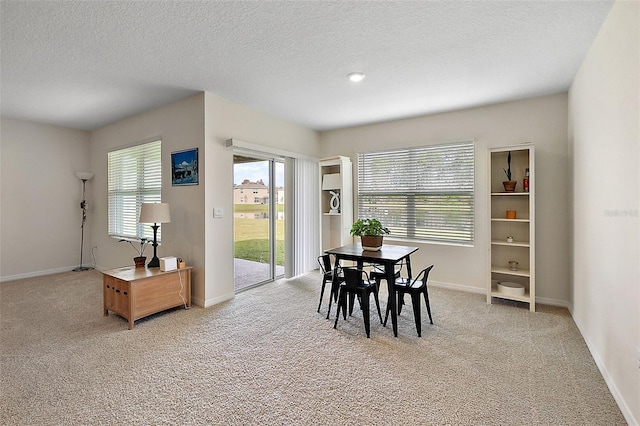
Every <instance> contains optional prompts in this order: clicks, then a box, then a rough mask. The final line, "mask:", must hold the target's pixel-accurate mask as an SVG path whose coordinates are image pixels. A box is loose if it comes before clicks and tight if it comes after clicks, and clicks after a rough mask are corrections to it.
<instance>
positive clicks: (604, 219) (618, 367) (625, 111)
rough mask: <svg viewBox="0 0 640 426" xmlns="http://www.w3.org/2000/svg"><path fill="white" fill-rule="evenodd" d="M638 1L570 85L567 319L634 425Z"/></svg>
mask: <svg viewBox="0 0 640 426" xmlns="http://www.w3.org/2000/svg"><path fill="white" fill-rule="evenodd" d="M639 52H640V3H638V2H622V1H618V2H616V3H615V4H614V6H613V7H612V9H611V12H610V13H609V16H608V18H607V20H606V21H605V23H604V24H603V26H602V28H601V29H600V32H599V34H598V36H597V38H596V40H595V41H594V43H593V45H592V46H591V49H590V51H589V53H588V55H587V56H586V58H585V60H584V62H583V64H582V66H581V68H580V71H579V72H578V74H577V76H576V78H575V80H574V82H573V84H572V86H571V89H570V91H569V141H570V148H571V149H570V152H571V154H570V159H571V162H572V169H573V175H572V181H573V189H572V191H573V200H574V202H573V218H574V220H573V232H572V234H573V237H572V243H573V244H572V247H573V271H572V275H573V277H572V281H573V300H572V305H573V317H574V319H575V321H576V324H577V325H578V327H579V328H580V331H581V332H582V335H583V336H584V338H585V340H586V342H587V344H588V346H589V349H590V350H591V353H592V354H593V357H594V359H595V360H596V363H597V364H598V366H599V367H600V370H601V371H602V373H603V376H604V377H605V379H606V380H607V383H608V384H609V387H610V388H611V390H612V393H613V395H614V397H615V398H616V400H617V401H618V404H619V405H620V407H621V408H622V410H623V413H624V414H625V416H626V418H627V421H628V422H629V424H638V423H639V422H640V368H639V366H638V364H639V363H640V250H639V246H640V217H639V216H640V213H639V210H640V172H639V170H640V166H639V165H640V120H639V117H640V107H639V103H640V100H639V99H640V84H639V76H640V67H639V65H638V62H639V55H640V54H639Z"/></svg>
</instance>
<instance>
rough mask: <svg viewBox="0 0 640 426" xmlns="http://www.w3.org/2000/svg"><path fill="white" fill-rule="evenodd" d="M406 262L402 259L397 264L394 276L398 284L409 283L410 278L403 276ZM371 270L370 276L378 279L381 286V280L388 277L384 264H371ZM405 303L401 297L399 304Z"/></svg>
mask: <svg viewBox="0 0 640 426" xmlns="http://www.w3.org/2000/svg"><path fill="white" fill-rule="evenodd" d="M404 264H405V260H402V261H401V262H400V263H399V264H398V265H396V268H395V270H394V278H395V282H396V284H401V285H402V284H404V285H407V283H408V281H410V280H409V278H405V277H402V276H401V274H402V269H403V268H404ZM370 266H371V271H369V276H370V277H371V279H372V280H376V283H377V284H378V288H380V281H382V280H385V281H386V279H387V273H386V272H385V269H384V266H382V265H376V264H371V265H370ZM400 304H402V305H404V298H402V299H400V301H399V302H398V305H400Z"/></svg>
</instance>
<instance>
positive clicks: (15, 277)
mask: <svg viewBox="0 0 640 426" xmlns="http://www.w3.org/2000/svg"><path fill="white" fill-rule="evenodd" d="M77 266H78V265H74V266H65V267H62V268H55V269H46V270H44V271H35V272H27V273H24V274H16V275H6V276H3V277H0V282H5V281H13V280H23V279H25V278H34V277H41V276H43V275H51V274H59V273H61V272H71V271H72V270H73V268H76V267H77Z"/></svg>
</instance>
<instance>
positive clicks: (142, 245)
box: [118, 238, 149, 268]
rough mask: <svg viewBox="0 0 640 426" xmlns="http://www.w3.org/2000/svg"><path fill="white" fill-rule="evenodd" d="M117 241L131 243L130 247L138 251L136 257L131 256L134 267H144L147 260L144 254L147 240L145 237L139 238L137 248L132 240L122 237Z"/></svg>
mask: <svg viewBox="0 0 640 426" xmlns="http://www.w3.org/2000/svg"><path fill="white" fill-rule="evenodd" d="M118 242H119V243H122V242H125V243H129V244H131V247H133V249H134V250H135V251H136V253H138V255H137V256H136V257H134V258H133V262H134V263H135V265H136V268H144V263H145V262H146V261H147V257H146V256H145V255H144V249H146V248H147V245H148V244H149V241H147V239H146V238H141V239H140V248H137V247H136V246H135V245H134V244H133V242H132V241H130V240H125V239H122V240H120V241H118Z"/></svg>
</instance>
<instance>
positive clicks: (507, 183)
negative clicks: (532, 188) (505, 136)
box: [502, 151, 518, 192]
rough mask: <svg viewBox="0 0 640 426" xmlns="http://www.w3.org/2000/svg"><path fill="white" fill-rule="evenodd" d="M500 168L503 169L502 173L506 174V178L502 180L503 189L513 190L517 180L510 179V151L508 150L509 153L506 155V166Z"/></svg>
mask: <svg viewBox="0 0 640 426" xmlns="http://www.w3.org/2000/svg"><path fill="white" fill-rule="evenodd" d="M502 170H504V174H505V175H507V180H506V181H504V182H502V185H503V186H504V190H505V191H506V192H514V191H515V190H516V185H517V184H518V181H517V180H511V151H509V154H508V155H507V168H506V169H502Z"/></svg>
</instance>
